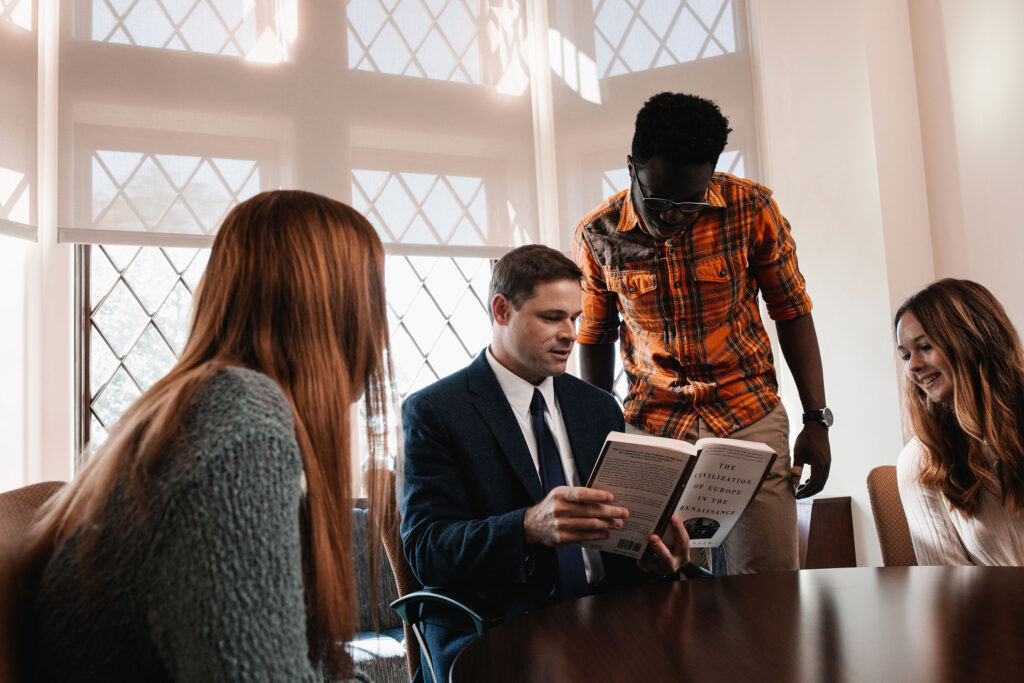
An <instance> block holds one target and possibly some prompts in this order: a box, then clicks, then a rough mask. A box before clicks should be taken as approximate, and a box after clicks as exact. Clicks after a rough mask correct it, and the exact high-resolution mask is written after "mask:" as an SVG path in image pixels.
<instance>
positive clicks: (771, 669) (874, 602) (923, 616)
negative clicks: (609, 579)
mask: <svg viewBox="0 0 1024 683" xmlns="http://www.w3.org/2000/svg"><path fill="white" fill-rule="evenodd" d="M452 674H453V680H454V681H471V682H474V683H475V682H478V681H517V682H518V681H530V682H531V683H532V682H538V683H541V682H544V681H559V682H563V681H567V682H570V683H575V682H577V681H602V682H603V681H645V682H647V681H650V682H654V681H658V682H660V681H682V680H694V681H698V680H699V681H830V682H831V681H850V682H852V681H871V682H874V681H898V682H899V683H909V682H911V681H929V682H931V681H1007V680H1024V568H992V567H888V568H851V569H815V570H804V571H799V572H778V573H769V574H760V575H751V576H730V577H721V578H712V579H701V580H699V581H690V582H684V583H668V584H659V585H655V586H646V587H641V588H634V589H630V590H625V591H620V592H617V593H609V594H607V595H600V596H591V597H586V598H582V599H580V600H576V601H573V602H569V603H564V604H561V605H556V606H553V607H548V608H545V609H541V610H537V611H536V612H533V613H531V614H528V615H526V616H524V617H520V618H517V619H511V620H509V621H507V622H504V623H502V624H500V625H498V626H496V627H495V628H493V629H491V630H489V631H487V632H485V633H484V635H483V636H481V637H480V638H478V639H477V640H475V641H473V642H472V643H470V645H469V646H468V647H467V648H466V649H465V650H464V651H463V652H462V653H460V654H459V656H458V658H456V660H455V664H454V666H453V669H452Z"/></svg>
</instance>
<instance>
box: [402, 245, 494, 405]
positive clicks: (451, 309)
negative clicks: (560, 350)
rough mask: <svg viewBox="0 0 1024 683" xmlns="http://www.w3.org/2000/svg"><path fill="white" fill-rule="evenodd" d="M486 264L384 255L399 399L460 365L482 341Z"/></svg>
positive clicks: (485, 328)
mask: <svg viewBox="0 0 1024 683" xmlns="http://www.w3.org/2000/svg"><path fill="white" fill-rule="evenodd" d="M490 266H491V262H490V259H486V258H469V257H459V258H451V257H408V256H389V257H388V264H387V270H388V292H387V296H388V304H389V312H390V314H391V317H390V323H391V353H392V358H393V361H394V367H395V383H396V385H397V387H398V392H399V395H400V396H401V397H402V398H404V397H405V396H406V395H408V394H409V393H410V392H412V391H416V390H417V389H419V388H422V387H424V386H426V385H427V384H430V383H431V382H433V381H434V380H436V379H439V378H441V377H444V376H445V375H447V374H450V373H451V372H454V371H455V370H457V369H459V368H461V367H463V366H465V365H466V364H467V363H469V362H470V361H471V360H472V359H473V357H474V356H476V354H478V353H479V352H480V350H481V349H482V348H483V347H484V346H485V345H486V344H487V340H488V339H489V336H490V329H491V324H490V320H489V318H488V317H487V306H486V304H484V301H485V299H486V297H487V294H486V292H487V286H488V282H489V281H490V277H491V273H490V269H491V268H490ZM481 291H482V292H483V294H481V293H480V292H481Z"/></svg>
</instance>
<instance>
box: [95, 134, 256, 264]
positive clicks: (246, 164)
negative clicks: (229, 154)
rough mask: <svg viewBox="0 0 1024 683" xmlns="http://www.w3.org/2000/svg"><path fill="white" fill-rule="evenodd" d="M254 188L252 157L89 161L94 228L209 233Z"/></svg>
mask: <svg viewBox="0 0 1024 683" xmlns="http://www.w3.org/2000/svg"><path fill="white" fill-rule="evenodd" d="M258 187H259V163H258V162H256V161H253V160H251V159H224V158H216V157H198V156H185V155H172V154H144V153H138V152H120V151H109V150H97V151H96V152H95V153H94V154H93V157H92V218H93V225H94V227H96V228H101V229H107V230H130V231H159V232H165V233H175V234H198V235H203V234H207V235H209V234H213V232H214V231H215V230H216V229H217V227H218V226H219V225H220V224H221V222H222V221H223V219H224V216H225V215H226V214H227V212H228V210H229V209H230V208H231V207H233V206H234V205H235V204H237V203H238V202H239V201H241V200H243V199H247V198H248V197H249V196H251V195H252V194H254V192H255V191H256V190H257V189H258ZM106 248H107V249H112V248H113V247H106ZM132 249H134V247H132ZM117 265H118V267H119V268H120V267H121V265H122V264H120V263H119V264H117Z"/></svg>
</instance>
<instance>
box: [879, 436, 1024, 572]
mask: <svg viewBox="0 0 1024 683" xmlns="http://www.w3.org/2000/svg"><path fill="white" fill-rule="evenodd" d="M923 464H924V446H923V445H922V444H921V442H920V441H918V440H917V439H916V438H915V439H912V440H911V441H910V443H908V444H907V445H906V446H904V448H903V451H902V452H901V453H900V457H899V460H898V461H897V463H896V476H897V482H898V484H899V490H900V498H901V499H902V501H903V510H904V512H906V515H907V524H908V525H909V526H910V537H911V540H912V541H913V543H914V553H915V555H917V563H918V564H920V565H970V564H976V565H990V566H1024V516H1018V515H1017V514H1015V513H1014V512H1013V511H1012V510H1009V509H1007V508H1005V507H1003V504H1002V501H1001V500H1000V496H999V491H998V490H995V491H993V490H991V489H989V488H987V487H986V488H985V489H984V490H983V491H982V494H981V505H980V507H979V508H978V512H977V514H975V516H974V517H967V516H965V515H964V514H963V513H962V512H960V511H959V510H957V509H955V508H953V507H952V506H951V505H950V504H949V502H948V501H947V500H946V497H945V496H943V495H942V494H941V493H939V492H938V491H932V490H930V489H926V488H924V487H923V486H921V484H920V483H918V481H917V475H918V473H919V472H920V471H921V469H922V467H923Z"/></svg>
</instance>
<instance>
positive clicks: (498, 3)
mask: <svg viewBox="0 0 1024 683" xmlns="http://www.w3.org/2000/svg"><path fill="white" fill-rule="evenodd" d="M482 7H486V8H487V9H488V10H489V11H488V12H483V11H481V8H482ZM345 14H346V18H347V21H348V37H349V39H348V65H349V68H352V69H357V70H360V71H375V72H378V73H387V74H395V75H401V76H411V77H416V78H430V79H434V80H446V81H456V82H461V83H484V82H486V83H487V84H489V85H497V86H498V87H499V89H501V90H502V91H503V92H505V91H508V92H515V93H516V94H521V93H522V92H523V91H524V90H525V87H526V85H527V81H526V77H525V74H527V73H528V68H526V65H527V58H528V55H527V54H526V40H525V18H526V17H525V6H524V3H522V2H521V1H520V0H488V1H487V2H480V1H479V0H447V1H439V0H429V1H428V0H349V2H348V4H347V5H346V9H345ZM485 64H486V65H487V66H488V68H486V69H485V68H484V65H485ZM485 74H486V77H485ZM509 74H513V75H515V78H511V77H509Z"/></svg>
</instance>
